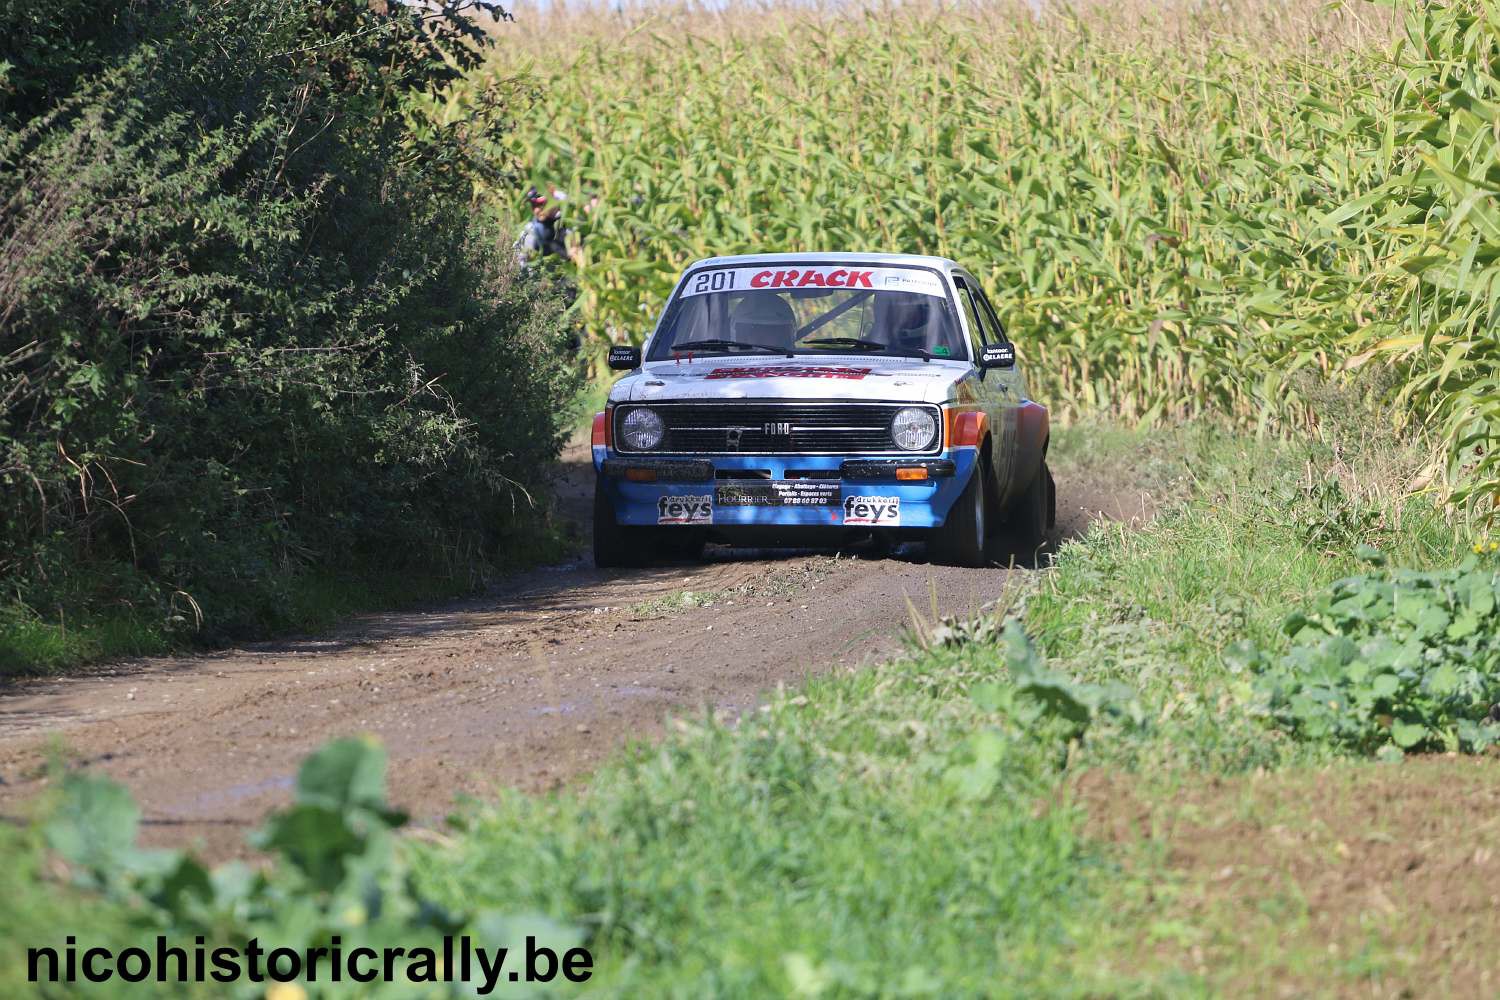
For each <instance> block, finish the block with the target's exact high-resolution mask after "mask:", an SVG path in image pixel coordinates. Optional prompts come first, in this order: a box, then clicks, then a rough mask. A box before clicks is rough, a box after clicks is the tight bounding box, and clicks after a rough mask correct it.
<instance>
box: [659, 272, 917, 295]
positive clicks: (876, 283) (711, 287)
mask: <svg viewBox="0 0 1500 1000" xmlns="http://www.w3.org/2000/svg"><path fill="white" fill-rule="evenodd" d="M753 288H769V289H776V288H853V289H866V288H868V289H870V290H871V291H879V290H882V289H884V290H889V291H899V292H916V293H918V294H921V295H934V296H937V297H939V298H941V297H943V296H944V294H945V293H944V290H943V281H942V279H941V278H939V277H938V276H937V275H936V274H934V273H932V272H931V271H923V270H920V269H918V268H913V267H848V266H844V267H839V266H838V265H835V264H824V265H820V266H819V265H815V266H810V267H781V268H776V267H771V268H768V267H716V268H709V269H705V270H702V271H697V272H695V273H693V274H690V275H688V279H687V281H686V283H684V284H683V286H682V292H681V294H682V296H683V297H684V298H687V297H690V296H693V295H709V294H712V293H714V292H734V291H745V290H747V289H753Z"/></svg>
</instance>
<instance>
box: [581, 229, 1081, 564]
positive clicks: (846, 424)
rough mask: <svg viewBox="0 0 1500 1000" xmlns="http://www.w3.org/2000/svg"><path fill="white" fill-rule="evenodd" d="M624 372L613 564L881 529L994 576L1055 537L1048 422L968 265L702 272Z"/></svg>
mask: <svg viewBox="0 0 1500 1000" xmlns="http://www.w3.org/2000/svg"><path fill="white" fill-rule="evenodd" d="M609 365H610V367H611V368H614V369H616V370H624V371H628V372H629V373H630V374H628V375H626V376H625V377H623V378H621V379H620V380H619V381H618V382H616V383H615V385H614V387H613V389H612V390H611V392H610V395H609V403H608V406H607V407H606V409H605V410H604V411H603V412H602V413H600V414H598V415H597V416H596V417H595V418H594V427H593V458H594V467H595V470H596V472H597V479H596V487H595V493H594V562H595V563H596V564H597V565H599V566H627V565H641V564H644V563H647V562H649V561H651V560H653V559H656V558H684V557H687V558H694V557H696V556H697V555H699V554H701V552H702V550H703V546H704V544H705V543H706V542H708V541H716V542H721V543H728V544H731V545H737V544H745V545H757V546H767V545H792V546H817V545H827V544H835V545H837V544H844V543H846V542H851V541H856V540H859V538H860V536H869V535H873V536H876V537H877V538H878V539H880V540H883V541H887V542H896V541H903V540H912V539H920V540H923V541H925V542H926V543H927V550H928V552H929V554H930V556H931V557H932V558H933V559H934V560H936V561H940V562H946V563H951V564H955V565H960V566H983V565H987V564H988V563H989V562H990V561H991V560H993V559H995V558H997V554H999V553H1001V552H1002V551H1003V550H1008V552H1009V553H1010V554H1014V555H1019V556H1021V557H1022V558H1025V557H1027V556H1030V555H1033V554H1035V553H1036V552H1037V551H1038V550H1039V549H1041V548H1042V547H1043V546H1044V545H1045V544H1046V542H1047V539H1048V535H1049V532H1050V531H1051V530H1052V526H1053V520H1054V517H1055V510H1056V494H1055V489H1054V487H1053V482H1052V475H1051V473H1050V472H1049V471H1048V469H1047V443H1048V429H1049V423H1048V417H1047V410H1046V408H1045V407H1044V406H1042V405H1041V404H1040V403H1038V402H1036V401H1034V400H1032V399H1031V398H1030V397H1029V395H1028V394H1027V390H1026V380H1025V379H1024V377H1023V376H1022V374H1021V371H1020V370H1019V369H1018V368H1017V367H1016V354H1015V348H1014V346H1013V345H1012V343H1011V342H1010V340H1009V339H1008V338H1007V337H1006V334H1005V329H1004V327H1003V326H1002V325H1001V324H1000V321H999V319H998V317H997V315H996V313H995V310H994V309H993V308H992V307H991V306H990V303H989V301H988V300H987V299H986V298H985V295H984V292H983V291H982V290H981V289H980V286H979V283H978V282H977V281H975V280H974V278H973V276H972V275H970V274H969V273H968V272H967V271H965V270H964V269H963V268H962V267H960V266H959V265H958V264H956V263H954V262H953V261H951V260H947V259H945V258H941V257H921V256H912V255H906V254H853V253H832V254H830V253H824V254H759V255H753V256H740V257H714V258H710V259H707V260H701V261H698V262H697V263H695V264H693V265H691V266H690V267H688V269H687V270H686V272H685V273H684V274H683V276H682V278H681V279H680V280H679V281H678V283H677V287H676V289H675V290H674V291H673V293H672V297H671V299H670V300H668V302H667V306H666V308H665V310H663V312H662V315H661V318H660V320H659V321H658V322H657V325H656V329H655V330H654V331H653V332H652V334H651V336H650V337H649V338H648V339H647V341H646V343H645V344H644V346H643V347H641V348H635V347H614V348H612V349H611V350H610V355H609Z"/></svg>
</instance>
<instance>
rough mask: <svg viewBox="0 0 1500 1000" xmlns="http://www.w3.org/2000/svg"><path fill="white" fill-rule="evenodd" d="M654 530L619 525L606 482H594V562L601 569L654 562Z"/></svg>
mask: <svg viewBox="0 0 1500 1000" xmlns="http://www.w3.org/2000/svg"><path fill="white" fill-rule="evenodd" d="M649 530H650V529H648V528H643V527H638V526H636V525H625V524H619V523H617V522H616V521H615V510H614V507H612V506H611V505H610V502H609V498H608V497H607V496H605V495H604V484H603V483H600V482H598V481H597V480H596V481H595V483H594V565H595V566H597V567H599V568H600V569H614V568H615V567H619V566H645V565H646V564H647V563H649V562H650V561H651V539H650V537H649V536H648V535H647V532H648V531H649Z"/></svg>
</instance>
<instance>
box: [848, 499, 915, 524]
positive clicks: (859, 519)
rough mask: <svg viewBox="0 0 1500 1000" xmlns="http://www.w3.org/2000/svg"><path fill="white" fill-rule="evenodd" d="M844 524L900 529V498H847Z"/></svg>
mask: <svg viewBox="0 0 1500 1000" xmlns="http://www.w3.org/2000/svg"><path fill="white" fill-rule="evenodd" d="M844 523H845V524H865V525H869V526H870V527H872V528H885V527H900V525H901V498H900V497H845V498H844Z"/></svg>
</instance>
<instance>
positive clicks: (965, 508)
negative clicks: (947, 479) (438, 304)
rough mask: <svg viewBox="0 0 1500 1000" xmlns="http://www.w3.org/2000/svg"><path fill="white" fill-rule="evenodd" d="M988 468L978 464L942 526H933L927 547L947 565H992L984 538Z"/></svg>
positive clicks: (932, 554)
mask: <svg viewBox="0 0 1500 1000" xmlns="http://www.w3.org/2000/svg"><path fill="white" fill-rule="evenodd" d="M988 471H989V470H988V468H987V467H986V466H985V465H979V466H977V467H975V469H974V474H973V475H972V476H970V477H969V483H968V485H967V486H965V487H964V491H963V492H962V493H960V494H959V495H958V499H957V500H955V501H954V502H953V507H952V508H951V509H950V510H949V511H948V516H947V517H946V518H944V519H943V523H942V525H941V526H940V527H938V528H936V529H934V530H933V532H932V538H931V539H930V540H929V541H928V543H927V548H928V551H929V553H930V554H931V556H932V559H933V561H934V562H940V563H944V564H946V565H948V566H970V567H979V566H987V565H989V560H988V558H987V557H986V556H985V551H984V541H985V534H986V531H987V527H986V524H985V513H986V511H985V508H986V507H988V506H989V492H990V491H989V490H987V489H985V488H984V483H983V480H984V479H985V477H986V475H987V474H988Z"/></svg>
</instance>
